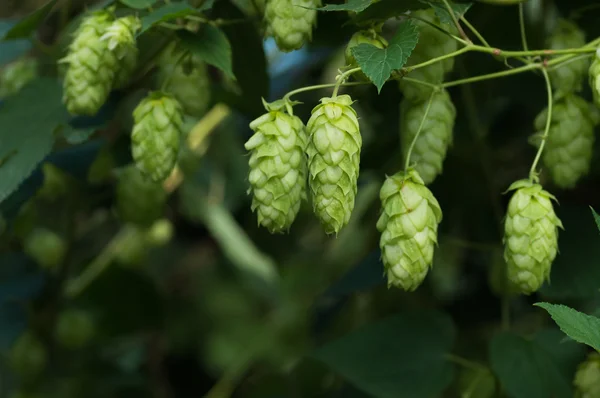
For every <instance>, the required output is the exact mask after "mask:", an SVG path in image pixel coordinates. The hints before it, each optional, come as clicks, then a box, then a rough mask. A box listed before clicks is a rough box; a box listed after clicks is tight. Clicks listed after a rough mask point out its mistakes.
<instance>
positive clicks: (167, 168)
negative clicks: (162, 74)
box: [131, 91, 183, 182]
mask: <svg viewBox="0 0 600 398" xmlns="http://www.w3.org/2000/svg"><path fill="white" fill-rule="evenodd" d="M133 120H134V126H133V132H132V133H131V152H132V155H133V159H134V160H135V163H136V165H137V167H138V168H139V169H140V170H141V171H142V172H143V173H144V174H146V175H148V176H149V177H150V178H151V179H152V180H153V181H156V182H162V181H164V180H165V179H166V178H167V177H168V176H169V174H171V171H172V170H173V168H174V167H175V164H176V162H177V155H178V154H179V145H180V141H181V134H182V128H183V109H182V107H181V105H180V104H179V102H178V101H177V100H176V99H175V98H174V97H173V96H172V95H170V94H166V93H162V92H158V91H156V92H152V93H150V94H148V96H147V97H146V98H145V99H143V100H142V101H141V102H140V103H139V105H138V106H137V107H136V108H135V110H134V111H133Z"/></svg>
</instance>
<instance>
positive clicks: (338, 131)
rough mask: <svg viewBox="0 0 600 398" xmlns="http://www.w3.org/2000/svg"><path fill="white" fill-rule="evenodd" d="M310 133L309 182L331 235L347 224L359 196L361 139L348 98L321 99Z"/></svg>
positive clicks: (315, 208) (312, 116) (308, 152)
mask: <svg viewBox="0 0 600 398" xmlns="http://www.w3.org/2000/svg"><path fill="white" fill-rule="evenodd" d="M306 127H307V131H308V136H309V137H308V140H309V141H308V148H307V150H306V152H307V154H308V170H309V173H310V177H309V180H308V183H309V185H310V190H311V193H312V202H313V208H314V211H315V214H316V215H317V217H318V218H319V220H320V221H321V224H322V225H323V227H324V228H325V232H326V233H328V234H331V233H336V234H337V233H338V232H339V231H340V230H341V229H342V227H344V226H345V225H346V224H348V221H349V220H350V215H351V214H352V210H353V209H354V199H355V197H356V191H357V186H356V182H357V180H358V173H359V165H360V150H361V146H362V137H361V136H360V130H359V126H358V119H357V117H356V112H355V111H354V109H352V99H351V98H350V96H349V95H340V96H337V97H335V98H322V99H321V104H320V105H317V106H316V107H315V108H314V109H313V110H312V115H311V117H310V120H309V121H308V124H307V126H306Z"/></svg>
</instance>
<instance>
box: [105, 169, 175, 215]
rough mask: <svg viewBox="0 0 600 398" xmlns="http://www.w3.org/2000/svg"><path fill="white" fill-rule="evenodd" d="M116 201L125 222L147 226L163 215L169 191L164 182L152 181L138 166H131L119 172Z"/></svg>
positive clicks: (118, 210) (118, 211)
mask: <svg viewBox="0 0 600 398" xmlns="http://www.w3.org/2000/svg"><path fill="white" fill-rule="evenodd" d="M116 202H117V213H118V214H119V217H120V218H121V220H122V221H123V222H127V223H132V224H136V225H139V226H142V227H147V226H150V225H151V224H152V223H153V222H154V221H156V220H157V219H158V218H159V217H160V216H162V214H163V211H164V207H165V204H166V202H167V193H166V192H165V190H164V188H163V186H162V184H160V183H158V182H155V181H152V180H151V179H150V178H148V177H147V176H145V175H144V174H142V173H141V172H140V171H139V170H138V168H137V167H135V166H129V167H126V168H125V169H123V170H122V171H121V173H120V174H119V180H118V182H117V187H116Z"/></svg>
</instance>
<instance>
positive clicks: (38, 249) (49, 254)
mask: <svg viewBox="0 0 600 398" xmlns="http://www.w3.org/2000/svg"><path fill="white" fill-rule="evenodd" d="M23 250H24V251H25V253H26V254H27V255H28V256H29V257H31V258H32V259H34V260H35V261H36V262H37V263H38V264H39V265H40V266H42V267H44V268H46V269H54V268H56V267H57V266H58V265H59V264H60V263H61V262H62V261H63V259H64V258H65V254H66V252H67V243H66V242H65V240H64V239H63V238H62V237H61V236H59V235H58V234H57V233H56V232H54V231H51V230H49V229H46V228H36V229H34V230H33V231H32V232H31V233H30V234H29V235H28V236H27V238H26V239H25V242H23Z"/></svg>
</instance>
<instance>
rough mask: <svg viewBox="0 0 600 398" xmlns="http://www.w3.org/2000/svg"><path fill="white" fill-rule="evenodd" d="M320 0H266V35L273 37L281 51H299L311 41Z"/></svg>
mask: <svg viewBox="0 0 600 398" xmlns="http://www.w3.org/2000/svg"><path fill="white" fill-rule="evenodd" d="M320 6H321V0H268V1H267V6H266V9H265V20H266V23H267V29H266V34H267V35H269V36H273V38H274V39H275V42H276V43H277V47H279V49H280V50H281V51H285V52H289V51H294V50H299V49H300V48H302V46H303V45H304V43H305V42H306V41H309V40H311V39H312V30H313V26H314V25H315V23H316V21H317V11H316V10H311V9H308V8H304V7H320Z"/></svg>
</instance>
